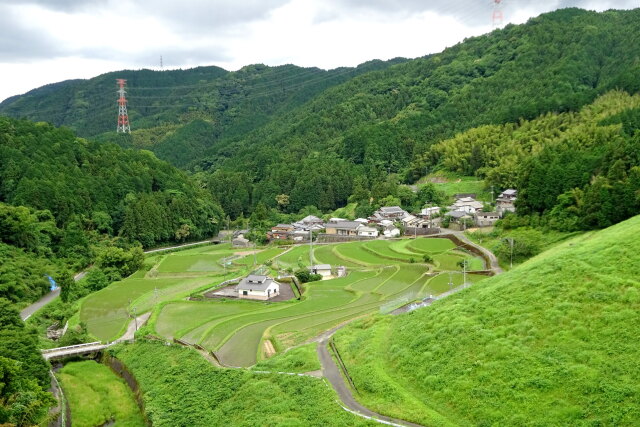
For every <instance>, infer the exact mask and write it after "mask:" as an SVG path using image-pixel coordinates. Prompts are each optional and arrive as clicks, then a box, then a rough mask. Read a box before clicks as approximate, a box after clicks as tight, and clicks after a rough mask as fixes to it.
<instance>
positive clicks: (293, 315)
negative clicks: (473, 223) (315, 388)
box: [154, 239, 484, 366]
mask: <svg viewBox="0 0 640 427" xmlns="http://www.w3.org/2000/svg"><path fill="white" fill-rule="evenodd" d="M309 249H310V248H309V246H308V245H300V246H297V247H294V248H291V249H290V250H288V251H286V252H284V253H282V255H281V256H278V254H279V253H280V252H281V249H277V248H271V249H268V250H266V251H263V252H261V253H260V254H258V257H259V258H260V260H267V259H273V263H274V265H276V266H277V268H279V269H284V268H293V269H298V268H300V267H301V266H308V265H310V262H311V261H310V257H309ZM425 254H429V255H431V256H433V257H434V260H435V261H434V262H433V263H431V264H425V263H423V262H422V259H423V256H424V255H425ZM313 256H314V263H326V264H331V265H333V266H337V265H342V266H346V267H347V268H348V270H349V274H348V275H347V276H346V277H342V278H337V279H331V280H324V281H321V282H313V283H308V284H306V285H305V287H306V288H305V291H304V293H303V298H302V300H300V301H297V300H293V301H289V302H281V303H264V302H256V301H220V300H214V301H209V302H191V301H176V302H173V303H170V304H167V305H165V306H164V307H163V308H162V309H161V310H159V313H158V316H157V318H156V319H155V324H154V328H155V331H156V332H157V333H158V334H159V335H162V336H165V337H168V338H173V337H177V338H180V339H182V340H184V341H187V342H190V343H193V344H199V345H202V346H203V347H205V348H207V349H210V350H213V351H215V352H216V354H217V356H218V357H219V359H220V360H221V361H222V362H223V363H225V364H228V365H232V366H251V365H253V364H255V363H256V362H257V361H258V360H261V359H262V358H263V357H264V354H263V345H262V343H263V342H264V340H267V339H268V340H270V341H271V343H272V344H273V345H274V347H275V348H276V350H278V351H281V350H284V349H286V348H289V347H291V346H294V345H297V344H300V343H303V342H304V341H306V340H308V339H309V338H311V337H313V336H316V335H318V334H319V333H321V332H322V331H324V330H327V329H330V328H331V327H333V326H335V325H338V324H340V323H342V322H345V321H347V320H350V319H353V318H354V317H358V316H360V315H363V314H366V313H371V312H375V311H377V310H378V309H379V308H380V307H381V306H382V305H383V304H386V303H389V301H394V300H401V299H402V298H403V297H404V296H406V295H409V296H410V297H411V298H420V297H424V296H428V295H433V294H439V293H442V292H444V291H446V290H448V289H449V274H446V273H442V274H439V275H437V274H436V275H434V272H437V271H448V270H451V271H452V276H451V277H452V280H453V283H454V284H455V285H456V286H457V285H459V284H460V283H461V282H462V272H461V270H460V267H459V266H458V262H459V261H461V260H463V259H468V260H470V262H471V263H472V264H475V265H476V266H479V269H482V268H484V266H483V262H482V260H481V259H479V258H474V257H473V256H471V255H469V254H467V253H464V252H461V251H459V250H457V249H456V246H455V245H454V244H453V243H452V242H451V241H450V240H447V239H415V240H396V241H384V240H373V241H363V242H351V243H342V244H326V245H317V246H315V247H314V253H313ZM244 262H246V263H248V264H251V265H253V255H247V256H246V257H245V258H242V259H239V260H235V261H234V263H235V264H243V263H244ZM482 278H484V276H479V275H472V274H468V275H467V281H469V282H475V281H478V280H481V279H482Z"/></svg>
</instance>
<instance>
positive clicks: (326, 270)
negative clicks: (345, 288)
mask: <svg viewBox="0 0 640 427" xmlns="http://www.w3.org/2000/svg"><path fill="white" fill-rule="evenodd" d="M309 272H310V273H311V274H319V275H321V276H322V277H323V278H324V277H331V275H332V273H331V266H330V265H329V264H318V265H312V266H311V267H309Z"/></svg>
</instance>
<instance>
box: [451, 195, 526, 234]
mask: <svg viewBox="0 0 640 427" xmlns="http://www.w3.org/2000/svg"><path fill="white" fill-rule="evenodd" d="M517 195H518V191H517V190H514V189H508V190H505V191H503V192H502V193H500V195H499V196H498V198H497V199H496V209H495V211H486V210H485V206H484V204H483V203H482V202H479V201H478V200H476V195H475V194H456V195H455V196H454V198H455V202H454V203H453V204H452V205H451V206H448V207H447V210H448V212H447V213H446V214H445V216H447V217H449V221H450V223H453V224H457V225H458V226H459V227H460V228H464V227H466V226H467V225H470V224H472V225H474V226H476V227H489V226H492V225H494V224H495V223H496V221H498V220H499V219H500V218H502V217H503V216H504V214H505V213H506V212H515V211H516V207H515V201H516V198H517Z"/></svg>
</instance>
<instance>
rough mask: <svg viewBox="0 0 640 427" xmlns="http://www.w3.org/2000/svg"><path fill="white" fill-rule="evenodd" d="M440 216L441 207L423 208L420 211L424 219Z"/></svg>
mask: <svg viewBox="0 0 640 427" xmlns="http://www.w3.org/2000/svg"><path fill="white" fill-rule="evenodd" d="M439 214H440V206H433V207H431V208H423V209H422V210H421V211H420V216H421V217H423V218H432V217H434V216H436V215H439Z"/></svg>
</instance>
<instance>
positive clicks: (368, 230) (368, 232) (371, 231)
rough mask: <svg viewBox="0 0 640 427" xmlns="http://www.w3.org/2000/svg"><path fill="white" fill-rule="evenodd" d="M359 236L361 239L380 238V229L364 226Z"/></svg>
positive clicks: (359, 229) (359, 230)
mask: <svg viewBox="0 0 640 427" xmlns="http://www.w3.org/2000/svg"><path fill="white" fill-rule="evenodd" d="M358 236H360V237H378V229H377V228H373V227H367V226H366V225H363V226H362V227H359V228H358Z"/></svg>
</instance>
